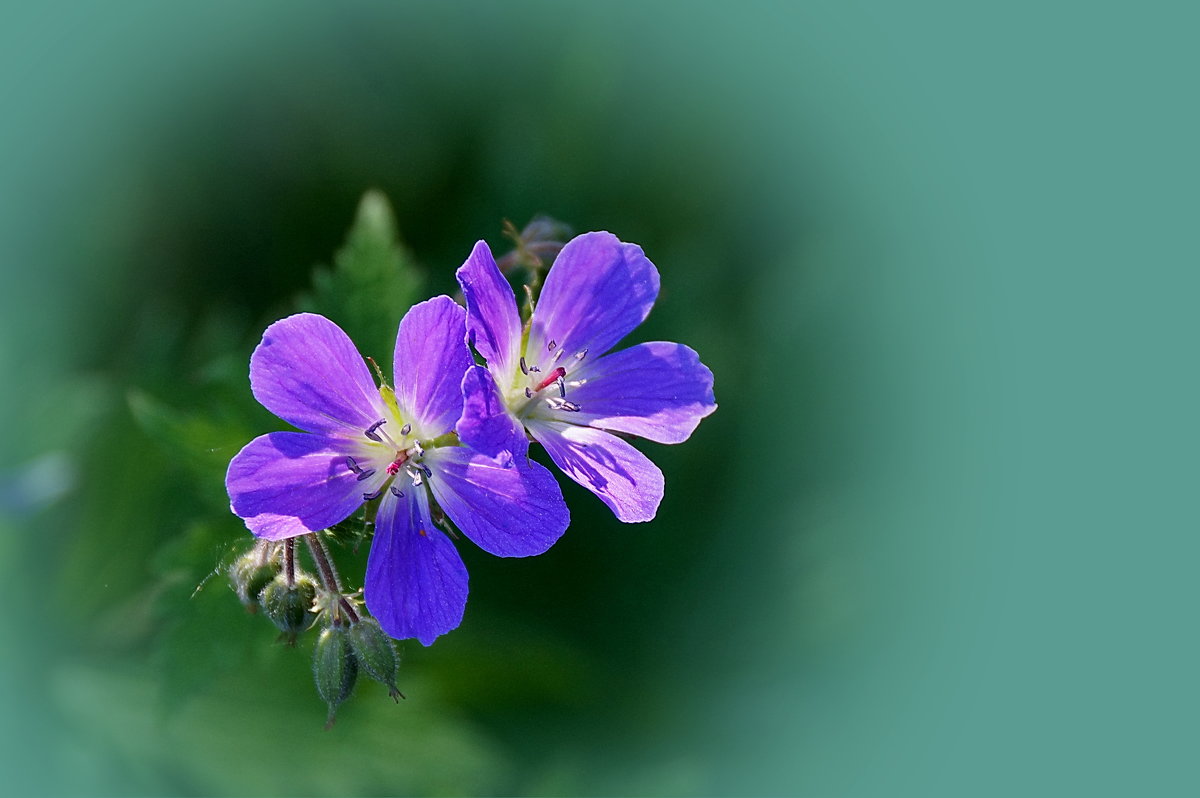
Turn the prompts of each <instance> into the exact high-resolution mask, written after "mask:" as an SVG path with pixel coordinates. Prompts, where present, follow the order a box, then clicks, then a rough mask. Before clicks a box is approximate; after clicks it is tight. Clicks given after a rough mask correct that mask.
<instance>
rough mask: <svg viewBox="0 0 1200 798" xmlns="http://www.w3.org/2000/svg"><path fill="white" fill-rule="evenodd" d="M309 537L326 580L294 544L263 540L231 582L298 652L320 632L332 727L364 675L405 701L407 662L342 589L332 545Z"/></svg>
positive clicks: (236, 566)
mask: <svg viewBox="0 0 1200 798" xmlns="http://www.w3.org/2000/svg"><path fill="white" fill-rule="evenodd" d="M307 537H312V538H313V540H310V541H306V542H308V543H309V550H310V552H311V553H312V555H313V558H314V560H315V562H316V565H317V571H318V573H319V576H314V575H313V574H311V573H308V572H307V571H304V570H302V569H301V568H299V567H298V566H297V564H296V559H295V551H294V542H293V541H291V540H288V541H282V542H279V541H267V540H259V541H257V542H256V543H255V544H254V546H253V547H252V548H251V549H250V551H248V552H246V553H245V554H243V555H242V556H241V557H239V558H238V559H237V560H235V561H234V562H233V564H232V565H230V566H229V570H228V575H229V581H230V584H231V585H232V587H233V590H234V592H235V593H237V595H238V598H239V599H241V601H242V604H243V605H245V607H246V609H247V611H249V612H251V613H257V612H258V611H259V610H261V611H262V614H263V615H265V616H266V617H267V618H268V619H269V620H270V621H271V622H272V623H273V624H275V626H276V627H277V628H278V629H279V632H280V639H282V640H283V641H285V642H286V643H287V644H288V645H290V646H295V644H296V640H297V638H298V637H299V636H300V635H301V634H304V633H305V632H307V631H308V630H310V629H319V632H318V634H317V641H316V644H315V646H314V649H313V680H314V681H315V682H316V686H317V693H318V695H320V696H321V699H322V700H323V701H325V703H326V704H327V705H328V707H329V716H328V719H327V721H326V724H325V728H329V727H330V726H332V725H333V722H334V720H335V719H336V715H337V708H338V706H339V705H341V703H342V702H343V701H345V700H346V699H347V698H349V696H350V694H351V693H352V692H353V690H354V684H355V682H356V681H357V680H358V674H359V672H360V671H362V672H365V673H366V674H367V675H368V676H370V677H371V678H372V679H375V680H376V681H378V682H381V683H382V684H384V685H385V686H386V687H387V688H388V694H389V695H390V696H391V697H392V699H393V700H395V699H398V698H403V697H404V694H403V693H401V692H400V690H399V689H398V688H397V687H396V678H397V675H398V674H399V670H400V655H399V653H398V652H397V651H396V644H395V643H394V642H393V641H392V638H390V637H389V636H388V635H387V634H386V633H385V632H384V631H383V629H382V628H381V627H380V625H379V622H378V621H376V620H375V619H374V618H371V617H369V616H366V615H364V614H363V608H362V606H361V603H360V602H359V601H358V600H356V599H355V598H354V596H352V595H349V594H347V593H345V592H344V591H343V590H342V588H341V586H340V584H339V580H338V577H337V572H336V570H334V568H333V565H332V562H331V561H330V560H329V558H328V554H327V553H326V552H325V549H324V544H323V543H321V542H320V541H319V540H316V539H315V536H307Z"/></svg>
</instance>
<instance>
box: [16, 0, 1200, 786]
mask: <svg viewBox="0 0 1200 798" xmlns="http://www.w3.org/2000/svg"><path fill="white" fill-rule="evenodd" d="M1195 30H1196V19H1195V14H1194V13H1188V12H1187V11H1186V10H1185V6H1184V5H1183V4H1180V5H1178V6H1172V5H1170V4H1150V5H1143V6H1139V7H1138V8H1136V9H1133V8H1125V9H1122V8H1118V7H1116V6H1112V7H1106V6H1103V5H1100V6H1098V5H1095V4H1082V3H1080V4H1069V3H1052V4H1048V5H1047V4H1033V3H1016V4H1011V3H1006V4H990V5H984V4H954V3H933V2H919V3H915V4H882V3H813V4H755V3H751V4H747V5H745V6H739V7H738V9H737V10H734V9H733V7H723V6H716V5H711V4H682V3H662V4H658V3H655V4H649V6H648V7H645V8H643V7H638V6H635V5H622V4H615V5H614V4H605V5H603V6H599V5H583V4H579V5H570V4H551V3H516V4H505V5H504V6H501V5H500V4H495V5H492V4H465V3H464V4H446V5H444V6H440V5H435V4H424V3H397V4H390V5H384V4H365V3H351V4H344V5H342V6H339V7H337V8H334V7H321V6H318V5H315V4H278V3H263V4H255V5H253V6H252V7H249V8H243V7H240V6H239V5H238V4H232V3H230V4H209V5H205V6H199V5H192V6H182V5H181V6H173V7H171V8H170V9H165V8H160V7H159V6H157V5H156V4H150V3H144V4H139V3H125V4H111V5H108V6H100V5H80V6H70V7H68V6H60V5H41V6H33V5H27V6H24V7H14V8H9V9H6V10H5V11H4V12H3V23H2V24H0V76H2V77H0V104H2V105H0V107H2V108H3V120H4V121H3V122H2V123H0V155H2V157H0V203H2V204H0V245H2V247H3V264H2V265H0V319H2V321H0V324H2V325H3V327H2V332H3V335H2V336H0V374H3V375H4V377H3V379H2V381H0V385H2V386H3V387H2V389H0V401H2V402H3V407H2V410H3V417H4V418H5V419H6V422H7V423H6V427H7V429H6V431H5V432H4V434H3V436H2V437H0V445H2V446H3V455H4V457H3V464H2V466H0V486H2V488H3V490H2V491H0V498H2V499H3V501H2V502H0V568H2V571H0V577H2V581H0V585H2V587H0V591H2V593H0V598H2V600H3V605H2V606H3V607H4V612H3V613H2V614H0V618H3V621H2V623H3V626H2V627H0V633H3V635H4V640H5V642H4V644H3V646H0V668H2V670H0V702H2V703H0V706H2V707H3V711H2V712H0V735H3V740H2V742H3V746H2V748H3V751H4V753H3V754H0V770H2V771H3V772H4V773H5V774H6V775H5V780H6V782H7V784H8V786H9V789H12V790H13V791H14V792H17V793H21V792H23V791H26V790H28V791H31V792H32V793H35V794H88V795H90V794H122V795H126V794H135V795H142V794H146V795H149V794H185V795H191V794H197V795H225V794H263V795H266V794H296V795H300V794H313V795H325V794H331V795H332V794H337V795H346V794H409V793H413V794H449V795H460V794H464V795H465V794H494V793H501V794H648V795H668V794H669V795H727V794H737V795H741V794H748V795H765V794H789V795H792V794H794V795H963V794H967V795H1011V794H1013V793H1015V792H1021V793H1026V792H1028V793H1034V794H1041V795H1051V794H1054V795H1057V794H1064V793H1065V794H1085V793H1086V794H1113V795H1127V794H1131V793H1139V794H1156V795H1159V794H1162V795H1175V794H1178V795H1186V794H1194V793H1195V791H1196V790H1197V788H1198V786H1200V785H1198V784H1197V781H1198V779H1197V776H1196V769H1195V763H1194V759H1195V749H1196V740H1197V731H1196V724H1197V721H1196V718H1197V710H1198V709H1200V706H1198V704H1200V702H1198V701H1197V689H1196V684H1195V674H1196V672H1197V665H1198V664H1200V663H1198V662H1197V659H1198V658H1197V646H1196V643H1195V613H1194V608H1195V606H1196V595H1195V589H1194V577H1193V571H1194V564H1195V563H1196V556H1195V555H1196V553H1197V552H1196V545H1195V542H1194V541H1195V533H1196V514H1195V501H1194V495H1195V494H1194V491H1195V482H1196V480H1195V477H1196V466H1195V455H1194V452H1195V450H1196V449H1195V444H1196V442H1197V435H1196V425H1195V423H1194V420H1193V419H1194V413H1193V412H1192V411H1193V410H1194V408H1195V407H1196V399H1197V391H1196V384H1195V382H1196V381H1195V379H1194V372H1195V351H1194V346H1191V345H1190V344H1192V343H1193V342H1194V341H1195V325H1194V315H1195V311H1194V307H1195V297H1196V295H1197V294H1196V291H1195V289H1196V283H1195V278H1194V274H1195V267H1196V247H1195V241H1194V238H1195V236H1194V230H1195V225H1196V219H1197V210H1198V208H1197V200H1196V186H1197V180H1196V178H1197V170H1196V163H1195V161H1196V159H1195V146H1196V145H1195V142H1196V141H1197V140H1198V138H1197V133H1198V132H1200V131H1198V130H1197V127H1198V125H1197V115H1196V113H1195V78H1196V74H1197V71H1196V66H1197V65H1196V60H1195V55H1194V51H1195V42H1194V38H1195V35H1194V34H1195ZM373 187H374V188H378V189H380V190H382V191H383V192H385V193H386V194H387V196H388V197H389V198H390V200H391V201H392V203H393V205H394V207H395V211H396V216H397V220H398V224H399V227H400V231H401V235H402V237H403V239H404V242H405V244H406V246H408V247H409V248H410V249H411V250H412V252H413V253H414V255H415V257H416V259H417V261H418V262H419V263H420V264H421V265H422V268H423V272H424V274H425V278H426V281H425V289H426V294H428V293H434V292H445V291H452V290H453V283H452V272H453V269H454V268H455V267H456V266H458V265H459V264H460V263H461V262H462V260H463V259H464V258H465V256H466V254H467V253H468V252H469V250H470V246H471V245H472V244H473V243H474V241H475V240H476V239H478V238H480V237H485V238H487V239H488V240H489V242H491V243H492V245H493V246H494V247H499V246H500V245H501V244H502V239H501V237H500V235H499V230H500V222H501V220H502V219H503V218H510V219H512V220H513V221H515V222H517V223H518V224H521V223H523V222H524V221H526V220H527V219H528V218H529V217H530V216H532V215H533V214H534V213H536V212H539V211H541V212H547V213H550V214H552V215H554V216H556V217H558V218H560V219H564V220H566V221H568V222H569V223H571V224H572V225H573V226H575V227H576V229H578V230H587V229H610V230H612V231H614V232H616V233H618V234H619V235H620V236H621V237H622V238H624V239H626V240H631V241H636V242H638V243H640V244H642V245H643V246H644V247H645V249H646V251H647V253H648V254H649V256H650V257H651V258H652V259H653V260H654V261H655V262H656V264H657V265H658V267H659V269H660V271H661V273H662V281H663V291H662V294H661V298H660V301H659V305H658V307H657V308H656V310H655V312H654V314H653V315H652V316H651V318H650V320H649V321H648V322H647V324H646V325H644V326H643V327H642V328H641V329H639V330H638V331H636V332H635V333H634V334H633V336H632V340H653V339H668V340H680V341H684V342H686V343H688V344H690V345H692V346H693V347H695V348H696V349H697V350H698V351H699V352H700V353H701V355H702V356H703V357H704V360H705V362H706V363H708V364H709V365H710V366H711V367H712V368H713V371H714V372H715V374H716V392H717V398H718V401H719V402H720V405H721V407H720V409H719V410H718V411H717V413H716V414H715V415H714V416H713V417H711V418H710V419H708V420H706V421H705V422H704V423H703V424H702V425H701V427H700V429H699V430H698V432H697V433H696V435H694V436H693V438H692V439H691V440H690V441H689V442H688V443H686V444H684V445H681V446H676V447H663V446H655V445H652V444H647V445H646V446H645V447H643V448H644V450H645V451H647V452H648V453H649V454H650V455H651V456H652V457H653V458H654V459H655V461H656V462H658V463H659V464H660V465H661V466H662V467H663V470H664V472H665V473H666V475H667V497H666V499H665V500H664V503H663V506H662V509H661V511H660V513H659V517H658V518H657V519H656V520H655V521H654V522H653V523H651V524H649V525H645V526H623V525H621V524H618V523H617V522H615V521H614V520H613V519H612V518H611V516H608V515H606V513H605V512H603V511H602V508H601V507H600V506H599V503H598V502H596V501H595V500H594V499H592V497H591V496H590V495H588V494H586V493H585V492H584V491H582V490H577V489H575V488H574V486H571V485H567V486H565V488H564V491H565V493H566V495H567V499H568V502H569V503H570V504H571V507H572V513H573V518H574V522H573V524H572V528H571V530H570V531H569V532H568V534H567V536H566V537H565V538H564V539H563V541H562V542H560V544H558V545H557V546H556V547H555V548H554V549H553V550H551V552H549V553H547V554H546V555H544V556H542V557H540V558H537V559H536V560H529V561H519V560H496V559H492V558H488V557H486V556H484V555H483V554H482V553H480V552H478V551H477V550H474V549H471V548H470V547H469V546H468V545H463V546H461V547H460V548H461V549H462V550H463V553H464V557H465V559H466V561H467V564H468V567H469V568H470V571H471V576H472V594H471V599H470V603H469V605H468V610H467V617H466V620H465V621H464V624H463V626H462V627H461V628H460V629H459V630H457V631H455V632H454V633H452V634H450V635H448V636H447V637H445V638H443V639H442V640H439V641H438V643H437V644H436V645H435V646H433V647H431V648H429V649H424V648H422V647H420V646H419V645H416V644H415V643H413V642H411V641H410V642H409V643H407V644H405V646H404V654H405V658H406V662H405V666H404V670H403V672H402V679H401V684H400V687H401V689H402V690H404V691H405V692H406V693H407V694H408V696H409V697H408V699H407V701H405V702H403V703H402V704H400V705H399V706H394V705H392V703H391V702H390V701H388V700H387V699H386V697H385V693H384V692H383V691H381V690H379V689H376V688H377V685H373V684H371V685H368V684H363V685H361V686H360V688H359V690H358V693H357V695H356V696H355V697H354V699H352V700H351V701H350V702H349V703H348V704H347V705H346V706H345V707H344V709H343V711H342V713H341V714H340V717H339V721H338V724H337V725H336V726H335V727H334V729H333V730H331V731H329V732H324V731H322V730H321V724H322V722H323V719H324V707H323V706H322V705H321V704H320V702H319V700H318V699H317V698H316V696H315V694H314V692H313V688H312V685H311V680H310V677H309V675H308V670H307V669H308V664H307V660H306V652H305V651H304V650H303V649H301V650H290V649H286V648H283V647H281V646H277V645H275V644H274V643H273V640H274V635H273V633H272V632H271V630H270V629H269V628H266V626H265V624H264V622H263V621H262V620H261V619H259V618H253V617H249V616H247V615H245V614H244V613H243V612H242V610H241V608H240V606H239V605H238V604H237V601H236V599H235V598H234V596H233V595H232V594H231V593H229V592H228V590H226V588H225V586H224V584H223V583H222V581H221V579H220V578H219V577H218V578H216V579H214V580H212V581H210V582H208V583H206V585H205V587H204V589H203V590H201V591H200V592H199V593H197V594H196V595H195V597H192V590H193V588H194V587H195V586H196V585H197V584H199V583H200V582H201V580H203V579H204V577H205V575H206V574H208V573H209V572H210V571H212V570H213V569H214V568H215V567H217V566H218V565H219V564H220V563H221V562H222V561H223V560H227V559H228V557H229V556H230V553H231V552H232V551H234V548H233V547H234V546H235V545H240V542H242V541H243V540H244V538H243V537H242V535H244V534H245V533H244V529H243V528H242V527H241V525H240V524H239V523H238V521H237V519H235V518H233V517H232V516H229V515H227V514H226V513H223V512H221V509H220V505H221V502H222V500H223V487H222V485H221V483H220V478H219V474H220V472H221V469H222V468H223V464H224V463H225V462H227V461H228V458H229V457H230V456H232V454H233V453H234V452H236V450H237V446H239V445H240V444H241V443H242V442H244V441H245V440H248V439H249V437H250V436H252V435H254V434H257V433H258V432H262V431H266V430H269V429H279V428H282V426H281V425H279V424H278V422H275V421H274V420H273V419H271V418H270V416H269V415H268V414H266V413H265V412H261V411H260V412H259V413H258V415H254V412H255V411H253V410H250V411H246V413H241V411H237V412H235V411H232V410H230V409H229V408H232V407H242V406H243V405H244V404H245V402H246V399H247V397H248V385H246V384H245V382H244V376H242V377H238V376H237V372H238V371H239V370H240V369H244V365H245V362H246V358H247V357H248V355H249V352H250V350H251V349H252V347H253V345H254V343H255V342H256V341H257V338H258V336H259V335H260V334H261V330H262V328H263V327H264V326H265V325H266V324H267V323H269V322H270V321H271V320H273V319H274V318H278V317H279V316H280V315H283V314H284V313H287V312H290V309H291V308H294V306H295V300H296V297H297V295H298V294H299V293H301V292H302V291H304V290H306V289H307V287H308V285H309V281H310V276H311V272H312V267H313V266H314V265H315V264H317V263H321V262H324V263H328V262H329V260H330V258H331V256H332V253H333V252H334V250H335V249H337V248H338V247H339V246H341V244H342V241H343V237H344V235H345V231H346V229H347V227H348V226H349V224H350V222H351V220H352V218H353V214H354V208H355V206H356V204H357V202H358V199H359V197H360V196H361V195H362V193H363V192H364V191H365V190H367V189H369V188H373ZM402 310H403V309H402V308H401V309H397V314H399V313H400V312H402ZM397 318H398V315H397ZM385 357H386V355H385ZM230 375H233V376H230ZM226 378H228V380H227V379H226ZM239 379H240V380H243V382H242V383H241V384H240V387H239V386H238V383H237V380H239ZM131 396H148V397H152V398H153V400H154V401H155V402H158V403H161V405H162V406H163V407H165V408H169V409H170V411H171V412H175V413H178V414H181V415H180V417H181V418H185V419H190V421H187V422H185V424H191V425H192V426H190V427H188V430H189V432H188V434H189V435H191V436H192V437H193V438H198V439H200V440H206V441H211V446H208V447H202V449H201V451H200V453H199V455H197V454H196V453H195V452H191V451H182V450H179V451H177V450H174V449H173V448H172V442H171V441H170V440H163V439H161V438H160V437H158V436H155V435H154V434H153V432H152V431H149V432H148V431H147V429H146V428H145V427H144V426H139V425H138V424H137V423H136V422H135V419H134V416H133V414H132V413H131V404H130V403H131V398H130V397H131ZM132 401H133V402H135V403H136V401H138V400H136V399H134V400H132ZM239 413H241V414H239ZM247 413H248V415H247ZM209 450H211V451H209ZM214 473H215V474H217V476H216V477H215V478H211V474H214ZM204 475H210V477H207V478H206V477H205V476H204ZM353 562H355V560H354V559H353V558H352V557H346V558H344V562H343V567H344V568H346V569H347V570H348V571H351V569H352V563H353ZM357 562H359V563H361V562H362V559H361V558H359V560H358V561H357ZM359 568H360V573H361V565H360V566H359ZM351 572H352V571H351Z"/></svg>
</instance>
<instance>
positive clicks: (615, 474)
mask: <svg viewBox="0 0 1200 798" xmlns="http://www.w3.org/2000/svg"><path fill="white" fill-rule="evenodd" d="M528 424H529V431H530V432H531V433H533V437H534V438H536V439H537V440H538V442H539V443H541V444H542V446H544V447H546V452H547V453H548V454H549V455H550V459H552V460H553V461H554V464H555V465H557V466H558V467H559V468H560V469H562V472H563V473H564V474H566V475H567V476H568V477H570V478H571V479H573V480H575V481H576V482H578V483H579V484H580V485H582V486H583V487H585V488H587V489H588V490H590V491H591V492H592V493H594V494H596V495H597V496H599V497H600V500H601V501H603V502H604V503H605V504H607V505H608V506H609V508H610V509H612V511H613V512H614V513H615V514H616V516H617V518H618V519H619V520H621V521H624V522H626V523H630V522H634V521H649V520H651V519H652V518H654V515H655V513H657V512H658V504H659V502H661V501H662V496H663V475H662V471H659V469H658V466H656V465H655V464H654V463H652V462H650V459H649V458H648V457H646V455H644V454H642V453H641V452H639V451H638V450H637V449H635V448H633V446H631V445H629V444H628V443H626V442H625V441H623V440H621V439H620V438H618V437H617V436H615V435H610V434H609V433H607V432H605V431H604V430H599V429H594V428H592V427H580V426H576V425H575V424H567V423H565V422H561V421H546V420H544V419H530V420H529V421H528Z"/></svg>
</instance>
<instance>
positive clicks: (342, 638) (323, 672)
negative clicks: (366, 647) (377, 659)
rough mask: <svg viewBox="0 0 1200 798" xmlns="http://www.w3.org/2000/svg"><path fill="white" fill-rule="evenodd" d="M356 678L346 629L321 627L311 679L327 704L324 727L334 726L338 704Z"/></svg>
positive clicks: (344, 698) (314, 652)
mask: <svg viewBox="0 0 1200 798" xmlns="http://www.w3.org/2000/svg"><path fill="white" fill-rule="evenodd" d="M357 678H358V660H357V659H356V658H355V656H354V650H353V648H352V647H351V645H350V640H349V639H348V635H347V633H346V629H345V628H344V627H341V626H330V627H326V628H325V629H322V630H321V636H320V637H319V638H317V646H316V648H315V649H314V650H313V681H315V682H316V683H317V694H318V695H320V696H321V699H322V700H323V701H324V702H325V703H326V704H328V705H329V717H328V719H327V720H326V721H325V728H326V729H328V728H329V727H331V726H333V721H334V720H335V719H336V715H337V708H338V705H339V704H341V703H342V702H343V701H345V700H346V699H347V698H349V696H350V691H352V690H353V689H354V682H355V680H356V679H357Z"/></svg>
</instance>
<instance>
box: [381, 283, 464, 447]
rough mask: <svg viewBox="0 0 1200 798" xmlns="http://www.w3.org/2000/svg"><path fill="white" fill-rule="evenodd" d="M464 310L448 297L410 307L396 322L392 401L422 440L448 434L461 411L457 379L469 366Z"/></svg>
mask: <svg viewBox="0 0 1200 798" xmlns="http://www.w3.org/2000/svg"><path fill="white" fill-rule="evenodd" d="M466 316H467V312H466V311H465V310H463V308H462V307H461V306H460V305H458V304H456V303H455V302H454V300H453V299H451V298H450V297H448V296H435V297H434V298H433V299H429V300H426V301H424V302H421V303H419V304H417V305H414V306H413V307H412V308H411V309H410V310H409V311H408V313H406V314H405V315H404V318H403V319H401V321H400V329H399V330H398V331H397V333H396V353H395V358H394V361H393V367H394V370H393V372H392V373H393V375H394V379H395V389H396V400H397V402H398V403H399V405H400V412H401V414H402V415H403V416H404V419H405V421H408V422H411V423H412V424H413V427H414V428H415V429H417V430H418V434H419V435H420V436H421V437H433V436H436V435H441V434H442V433H444V432H448V431H449V430H451V429H452V428H453V427H454V422H455V421H457V420H458V417H459V415H460V414H461V413H462V393H461V386H462V378H463V373H464V372H465V371H466V370H467V369H468V368H469V367H470V366H471V364H472V362H473V361H472V360H471V352H470V350H468V349H467V344H466V340H465V339H466Z"/></svg>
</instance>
